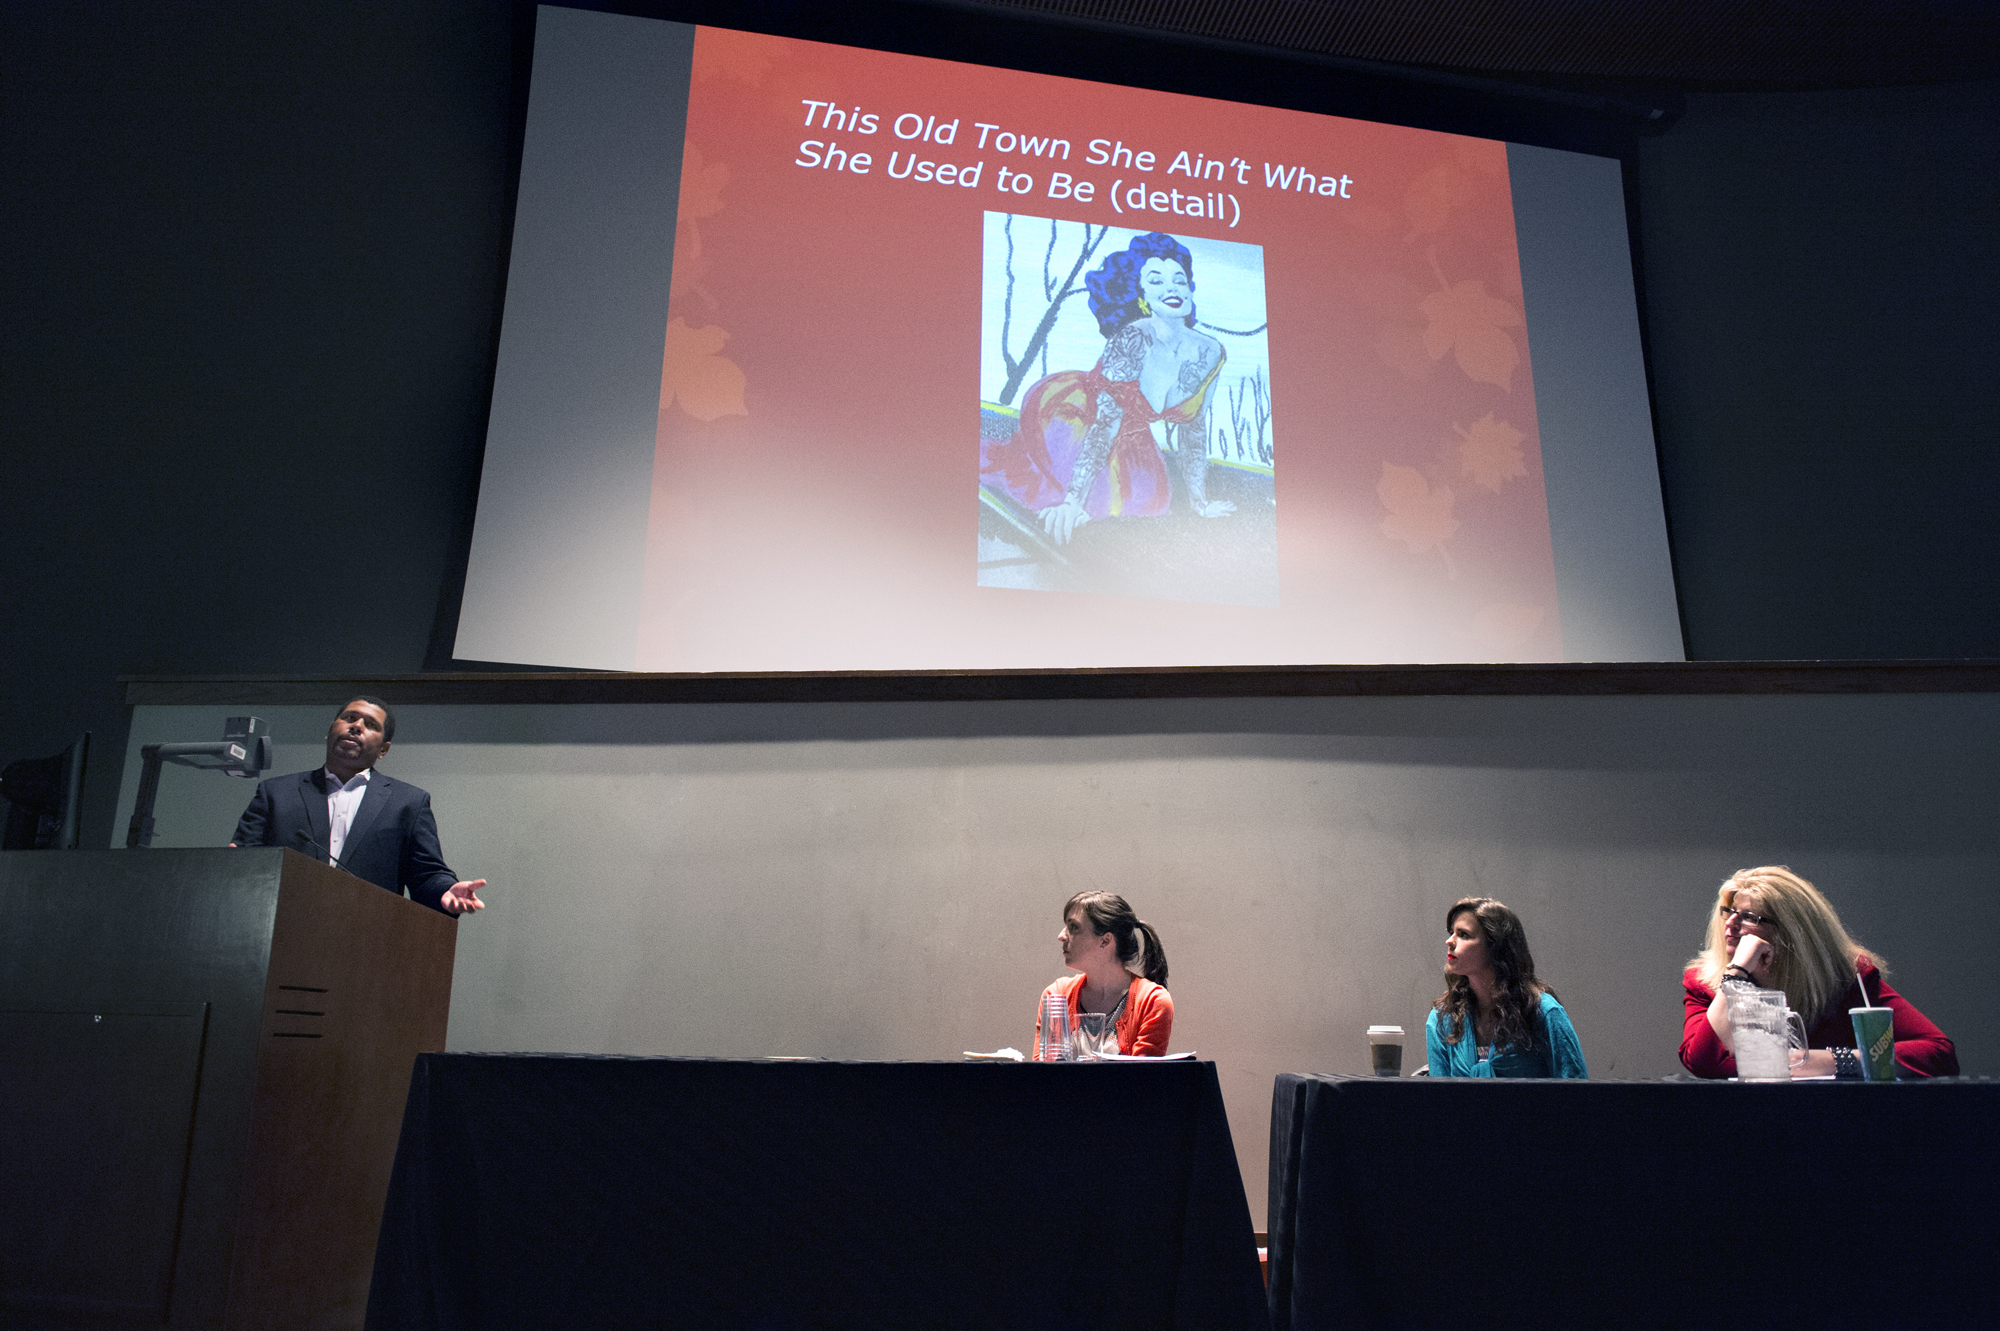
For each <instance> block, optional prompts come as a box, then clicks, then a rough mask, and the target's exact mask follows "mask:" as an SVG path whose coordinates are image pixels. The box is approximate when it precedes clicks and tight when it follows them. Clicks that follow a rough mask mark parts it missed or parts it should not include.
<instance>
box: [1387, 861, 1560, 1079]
mask: <svg viewBox="0 0 2000 1331" xmlns="http://www.w3.org/2000/svg"><path fill="white" fill-rule="evenodd" d="M1445 924H1446V929H1447V930H1448V933H1447V936H1446V938H1445V941H1444V997H1442V998H1440V999H1438V1001H1437V1006H1436V1007H1435V1008H1434V1009H1432V1011H1431V1014H1430V1017H1429V1019H1428V1020H1426V1021H1425V1022H1424V1043H1425V1045H1426V1046H1427V1047H1428V1049H1429V1051H1430V1060H1431V1075H1432V1076H1433V1077H1588V1076H1589V1075H1590V1072H1589V1070H1588V1069H1586V1068H1585V1067H1584V1065H1583V1046H1582V1045H1581V1044H1579V1043H1577V1038H1576V1028H1575V1027H1574V1026H1571V1025H1570V1024H1569V1014H1568V1013H1567V1012H1564V1011H1563V1006H1562V1004H1561V1003H1558V1002H1556V996H1555V992H1554V991H1553V990H1551V989H1550V988H1549V987H1548V986H1547V985H1545V984H1543V983H1542V982H1541V980H1540V979H1538V978H1537V977H1536V975H1535V959H1534V957H1533V956H1532V955H1530V954H1529V952H1528V934H1527V931H1526V930H1525V929H1523V928H1522V927H1521V917H1520V916H1518V915H1516V914H1515V913H1514V912H1513V911H1511V910H1508V909H1507V908H1506V907H1505V906H1503V905H1501V904H1500V903H1499V902H1497V901H1495V900H1494V899H1493V898H1492V897H1466V898H1465V899H1464V900H1462V901H1460V902H1459V903H1458V904H1456V905H1454V906H1453V907H1452V908H1451V909H1450V910H1449V911H1446V912H1445Z"/></svg>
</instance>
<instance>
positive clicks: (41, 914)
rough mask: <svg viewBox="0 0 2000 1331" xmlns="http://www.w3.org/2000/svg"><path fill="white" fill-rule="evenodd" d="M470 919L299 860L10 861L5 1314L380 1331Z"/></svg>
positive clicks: (0, 919)
mask: <svg viewBox="0 0 2000 1331" xmlns="http://www.w3.org/2000/svg"><path fill="white" fill-rule="evenodd" d="M456 940H457V923H456V921H454V920H453V919H451V918H450V917H448V916H446V915H442V914H439V913H438V912H436V911H433V910H430V909H428V908H426V907H423V906H419V905H418V904H417V903H415V902H414V901H410V900H407V899H406V898H403V897H400V896H392V895H391V894H389V893H388V892H385V891H383V890H382V889H381V888H379V887H377V886H375V885H374V884H372V883H366V882H363V881H361V880H360V879H358V878H355V877H353V876H351V875H349V874H346V873H343V872H341V871H340V870H338V869H334V868H331V867H329V866H328V865H326V864H322V863H320V862H318V861H315V860H311V859H307V858H306V857H305V856H303V855H300V854H298V853H296V852H294V851H290V850H275V849H265V850H148V851H8V852H0V1324H5V1325H6V1326H8V1327H11V1328H16V1329H17V1331H40V1329H41V1328H56V1327H62V1328H66V1329H69V1328H84V1329H92V1331H94V1329H95V1328H99V1327H102V1328H106V1331H109V1328H113V1327H116V1328H120V1331H130V1328H132V1327H133V1326H134V1325H150V1326H165V1327H169V1328H174V1329H175V1331H179V1329H180V1328H188V1329H189V1331H192V1329H193V1328H204V1329H207V1328H217V1329H225V1328H226V1329H228V1331H236V1329H237V1328H243V1329H244V1331H248V1329H249V1328H258V1329H259V1331H264V1329H266V1328H272V1329H275V1328H292V1327H297V1328H307V1327H311V1328H336V1327H355V1328H358V1327H360V1326H361V1324H362V1319H363V1315H364V1312H365V1309H366V1306H367V1300H368V1282H369V1276H370V1273H371V1271H372V1269H373V1265H374V1259H375V1239H376V1233H377V1231H378V1230H379V1229H380V1227H381V1220H382V1204H383V1199H384V1197H385V1196H386V1194H387V1192H388V1186H389V1172H390V1167H391V1165H392V1164H393V1163H394V1159H395V1153H396V1142H397V1137H398V1134H399V1132H400V1130H401V1127H402V1118H403V1103H404V1099H405V1097H406V1096H407V1094H408V1091H409V1084H410V1068H411V1065H412V1063H413V1062H414V1060H415V1058H416V1055H417V1054H418V1053H420V1052H425V1051H432V1050H440V1049H442V1048H443V1047H444V1036H445V1023H446V1018H447V1016H448V1014H449V1005H450V1001H451V969H452V953H453V947H454V945H455V943H456Z"/></svg>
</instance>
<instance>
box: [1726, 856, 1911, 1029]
mask: <svg viewBox="0 0 2000 1331" xmlns="http://www.w3.org/2000/svg"><path fill="white" fill-rule="evenodd" d="M1738 896H1743V897H1746V898H1748V899H1749V900H1748V901H1747V902H1746V903H1745V905H1744V907H1743V908H1744V909H1745V910H1754V911H1755V912H1756V913H1757V914H1759V915H1768V916H1770V917H1771V920H1772V922H1773V923H1774V924H1775V925H1776V926H1777V927H1776V929H1775V930H1773V933H1774V934H1775V937H1774V938H1773V939H1772V940H1771V941H1772V947H1771V953H1772V957H1771V977H1770V978H1771V984H1772V985H1773V986H1774V987H1776V988H1779V989H1782V990H1784V991H1785V1003H1786V1004H1787V1005H1788V1006H1789V1007H1790V1008H1791V1009H1792V1010H1793V1011H1794V1012H1797V1013H1798V1014H1799V1015H1800V1016H1801V1017H1803V1018H1805V1022H1806V1025H1807V1026H1808V1027H1810V1026H1812V1025H1814V1024H1815V1023H1817V1022H1818V1020H1819V1019H1820V1017H1822V1016H1824V1015H1825V1013H1826V1009H1827V1008H1828V1007H1830V1006H1832V1004H1833V1003H1834V1002H1835V1001H1836V1000H1837V999H1839V997H1840V996H1841V995H1842V994H1844V993H1845V992H1847V986H1848V985H1850V984H1852V983H1854V976H1855V963H1856V962H1857V961H1859V960H1860V959H1862V958H1866V959H1867V961H1868V963H1869V964H1870V965H1872V966H1873V967H1874V968H1875V971H1876V974H1878V975H1887V974H1888V973H1889V967H1888V965H1887V963H1885V962H1884V961H1883V960H1882V958H1880V957H1878V956H1876V955H1875V954H1874V953H1873V952H1871V951H1869V950H1868V949H1867V948H1865V947H1863V946H1861V944H1859V943H1857V942H1855V941H1854V940H1853V939H1852V938H1850V937H1848V936H1847V930H1846V929H1844V928H1842V927H1841V923H1840V917H1839V916H1838V915H1836V914H1834V913H1833V906H1832V904H1831V903H1830V902H1828V901H1827V899H1826V897H1825V896H1823V895H1822V894H1821V893H1820V890H1819V889H1818V888H1816V887H1814V886H1813V885H1812V884H1811V883H1808V882H1807V881H1806V880H1805V879H1803V878H1801V877H1799V876H1798V875H1797V874H1795V873H1793V872H1792V871H1791V870H1790V869H1788V868H1786V867H1785V866H1784V865H1782V864H1767V865H1764V866H1763V867H1762V868H1757V869H1738V870H1737V871H1736V872H1735V873H1733V874H1731V875H1729V881H1727V882H1725V883H1724V884H1723V885H1722V887H1721V888H1720V889H1719V890H1718V891H1717V892H1716V894H1715V907H1714V909H1712V910H1710V911H1709V913H1708V936H1707V938H1706V939H1705V940H1704V941H1703V943H1702V948H1701V952H1700V953H1699V954H1697V955H1696V956H1694V957H1692V958H1690V959H1689V961H1688V966H1689V967H1690V968H1691V969H1693V971H1694V972H1695V978H1696V979H1698V980H1700V981H1701V982H1702V983H1703V984H1705V985H1707V986H1708V987H1709V988H1710V989H1713V988H1715V987H1716V986H1717V985H1718V984H1720V983H1721V980H1722V972H1723V970H1724V969H1725V968H1726V967H1727V966H1728V965H1729V954H1728V953H1727V952H1725V951H1724V950H1723V949H1724V943H1723V941H1722V933H1723V920H1722V908H1723V907H1724V906H1729V905H1734V904H1735V902H1736V898H1737V897H1738Z"/></svg>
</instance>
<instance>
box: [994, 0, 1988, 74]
mask: <svg viewBox="0 0 2000 1331" xmlns="http://www.w3.org/2000/svg"><path fill="white" fill-rule="evenodd" d="M968 7H970V8H974V9H1011V10H1030V11H1035V12H1037V13H1042V14H1049V15H1061V16H1064V17H1067V18H1071V19H1075V20H1082V21H1085V22H1096V23H1103V24H1109V25H1115V26H1119V27H1134V28H1147V29H1152V30H1155V31H1160V32H1169V33H1177V34H1182V35H1185V36H1190V37H1197V38H1203V39H1209V40H1222V41H1229V42H1241V43H1246V44H1250V45H1255V46H1262V47H1274V48H1278V49H1280V50H1285V51H1294V52H1302V53H1306V54H1310V55H1317V56H1333V57H1341V58H1346V59H1355V60H1367V61H1378V62H1382V63H1386V64H1396V65H1416V66H1425V67H1429V68H1434V69H1450V70H1461V71H1466V72H1470V73H1483V74H1501V75H1513V76H1517V77H1518V76H1526V77H1530V78H1543V79H1548V78H1554V79H1583V80H1599V79H1615V80H1631V81H1636V82H1644V83H1660V84H1669V85H1674V86H1678V87H1682V88H1687V89H1727V88H1746V89H1747V88H1840V87H1879V86H1888V85H1893V84H1913V83H1950V82H1961V81H1968V80H1975V79H1990V78H1995V77H2000V0H970V3H969V5H968Z"/></svg>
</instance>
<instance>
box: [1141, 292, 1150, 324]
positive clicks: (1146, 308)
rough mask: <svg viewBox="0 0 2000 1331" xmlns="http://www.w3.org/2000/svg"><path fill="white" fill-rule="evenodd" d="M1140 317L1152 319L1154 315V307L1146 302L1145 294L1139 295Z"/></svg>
mask: <svg viewBox="0 0 2000 1331" xmlns="http://www.w3.org/2000/svg"><path fill="white" fill-rule="evenodd" d="M1139 317H1140V318H1141V319H1150V318H1152V317H1153V307H1152V306H1150V305H1148V304H1147V303H1146V298H1145V297H1144V296H1141V297H1139Z"/></svg>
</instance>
